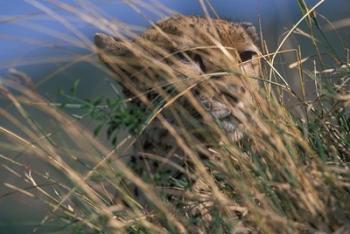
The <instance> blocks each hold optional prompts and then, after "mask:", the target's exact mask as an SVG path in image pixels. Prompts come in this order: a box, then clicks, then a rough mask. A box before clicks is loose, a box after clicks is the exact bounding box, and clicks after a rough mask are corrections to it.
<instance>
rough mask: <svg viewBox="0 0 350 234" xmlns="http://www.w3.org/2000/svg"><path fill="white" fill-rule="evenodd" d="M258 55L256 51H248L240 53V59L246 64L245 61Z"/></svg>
mask: <svg viewBox="0 0 350 234" xmlns="http://www.w3.org/2000/svg"><path fill="white" fill-rule="evenodd" d="M256 54H257V53H256V52H255V51H251V50H247V51H243V52H241V53H239V57H240V58H241V61H242V62H245V61H248V60H251V59H252V58H253V56H254V55H256Z"/></svg>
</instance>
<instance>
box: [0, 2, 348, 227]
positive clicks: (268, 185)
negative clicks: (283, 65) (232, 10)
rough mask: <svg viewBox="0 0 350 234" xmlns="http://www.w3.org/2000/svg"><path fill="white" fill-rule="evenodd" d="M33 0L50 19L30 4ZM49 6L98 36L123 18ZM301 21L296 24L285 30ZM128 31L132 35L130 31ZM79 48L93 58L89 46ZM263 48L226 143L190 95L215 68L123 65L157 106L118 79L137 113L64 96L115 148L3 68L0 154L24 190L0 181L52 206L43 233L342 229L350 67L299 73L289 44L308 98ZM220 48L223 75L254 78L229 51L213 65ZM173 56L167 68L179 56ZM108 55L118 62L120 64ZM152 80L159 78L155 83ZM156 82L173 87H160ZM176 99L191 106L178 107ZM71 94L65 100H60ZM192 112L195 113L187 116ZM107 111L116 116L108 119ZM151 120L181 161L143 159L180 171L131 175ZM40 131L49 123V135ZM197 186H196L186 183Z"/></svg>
mask: <svg viewBox="0 0 350 234" xmlns="http://www.w3.org/2000/svg"><path fill="white" fill-rule="evenodd" d="M30 2H33V3H34V2H35V1H30ZM321 2H322V1H321ZM299 3H300V4H301V8H302V10H304V11H305V14H304V17H303V20H304V21H303V22H306V24H307V25H308V27H309V30H310V32H305V31H304V34H306V35H307V36H308V37H309V38H311V40H314V42H315V46H317V48H315V50H316V51H318V50H319V49H320V48H319V47H318V46H321V45H318V44H317V43H318V41H317V40H316V39H317V38H315V37H316V36H315V35H316V34H315V31H316V32H317V30H318V29H319V28H318V22H317V21H316V18H315V16H316V13H315V12H313V14H310V13H311V12H312V11H311V10H309V9H308V8H307V7H306V5H305V4H303V3H304V2H303V1H299ZM34 5H35V6H37V7H38V8H39V9H41V10H43V11H45V12H46V13H48V14H54V13H52V12H51V11H49V10H47V9H46V8H44V7H42V5H40V4H39V3H36V4H34ZM54 5H55V6H56V7H60V8H63V9H65V10H67V11H69V12H71V13H73V14H76V15H78V16H79V17H81V18H82V19H83V20H86V21H87V22H88V23H91V24H93V25H94V26H96V27H98V28H99V29H100V30H101V31H106V32H109V33H112V34H113V33H115V34H116V35H117V32H119V30H118V28H120V27H122V28H123V30H124V31H125V32H126V31H127V28H124V27H123V24H118V23H115V22H114V23H113V24H109V23H107V22H106V21H102V20H101V19H95V18H94V17H96V15H95V16H93V15H89V14H87V13H83V12H79V10H78V9H76V8H75V7H74V6H72V5H65V4H63V3H56V4H54ZM132 6H133V7H135V8H141V9H142V8H143V9H145V8H150V6H142V1H140V2H134V1H133V4H132ZM203 7H205V5H203ZM315 8H316V7H315ZM205 9H206V8H205ZM148 10H149V9H148ZM157 10H158V11H161V10H162V9H157ZM163 10H164V9H163ZM55 17H58V19H59V20H62V21H64V19H62V18H60V17H59V16H55ZM301 22H302V21H300V23H301ZM67 25H70V24H69V23H67ZM299 26H300V25H299V23H298V24H296V26H295V28H298V27H299ZM295 28H293V29H292V30H290V31H288V33H287V34H286V36H285V38H288V37H289V36H290V34H291V33H292V32H295V30H294V29H295ZM129 34H130V35H129ZM118 36H120V35H118ZM127 36H133V34H132V33H131V31H130V32H128V34H127ZM283 42H284V41H282V43H281V46H283V45H282V44H283ZM86 45H87V46H90V47H89V49H90V50H91V52H93V53H94V54H96V53H97V48H94V47H93V46H92V43H91V42H87V43H86ZM262 45H264V43H263V41H262ZM130 46H132V47H133V48H134V49H135V50H137V49H139V53H140V56H144V57H146V56H147V54H145V51H144V50H143V49H144V48H143V49H140V48H138V47H137V46H139V45H130ZM143 46H145V47H146V48H149V50H156V49H159V50H160V49H161V48H154V45H152V44H146V45H143ZM152 46H153V47H152ZM262 47H263V50H262V51H264V53H262V54H261V55H260V59H261V60H262V61H263V63H264V64H265V67H264V69H263V70H264V74H263V75H262V76H261V77H258V78H257V77H254V79H258V80H260V82H261V89H260V90H259V91H256V90H255V91H254V92H253V93H252V96H253V99H254V103H255V105H254V108H252V109H247V110H245V113H244V115H245V118H242V119H240V120H241V122H242V125H243V126H244V129H245V137H244V138H243V139H241V140H240V141H238V142H234V143H232V141H230V139H228V137H227V134H226V133H225V132H224V131H223V130H222V129H221V128H220V126H219V125H218V124H217V123H216V122H215V121H213V120H212V117H211V116H209V115H208V113H206V112H205V111H203V109H202V108H201V106H200V105H199V104H198V103H197V101H196V99H195V98H193V96H192V95H191V93H190V92H189V90H190V89H191V88H193V87H194V86H195V85H198V83H199V81H200V82H203V79H204V80H205V81H207V82H209V81H210V79H211V78H212V77H213V75H215V76H217V75H218V74H217V73H216V74H205V76H204V77H198V75H196V74H191V73H190V72H186V69H185V70H183V71H182V73H184V74H185V75H186V77H187V78H188V81H192V83H189V82H183V83H182V85H177V84H175V85H174V80H176V78H177V77H178V72H179V70H176V71H174V67H173V66H169V63H166V62H164V61H163V60H160V59H155V58H152V57H147V59H145V60H144V63H143V65H144V68H145V70H147V69H146V68H148V69H149V68H152V69H150V70H147V72H139V73H136V75H135V72H132V73H133V74H134V75H133V77H135V79H129V80H128V81H129V82H134V81H135V80H138V79H142V80H143V81H144V82H145V83H146V84H148V85H149V84H150V83H151V84H152V85H154V88H155V89H157V92H158V94H160V97H161V101H159V100H158V101H159V102H155V100H148V99H147V96H143V95H141V94H143V93H140V91H139V90H137V89H135V87H137V85H133V84H132V83H130V84H128V85H126V84H124V85H125V86H127V87H130V91H131V92H132V93H133V94H134V95H135V96H142V98H141V99H142V102H143V103H144V105H145V106H147V107H148V109H147V111H144V110H135V109H132V111H131V110H130V109H128V108H127V107H125V105H124V104H126V103H127V100H123V99H121V98H116V99H115V100H111V99H108V98H105V97H104V96H103V94H101V96H100V97H99V98H97V99H95V100H93V101H86V100H81V99H79V98H78V97H74V98H73V97H72V96H73V94H72V95H69V96H68V95H66V97H68V99H67V100H68V101H67V103H65V106H64V107H66V108H69V105H73V104H74V105H77V106H79V107H81V109H83V110H84V111H87V112H88V113H89V114H88V115H89V116H90V117H91V118H92V119H94V120H95V121H96V123H97V125H98V130H100V132H101V133H102V132H103V131H109V133H110V134H109V135H110V140H111V141H113V143H114V144H103V143H101V142H100V141H99V140H98V138H96V137H95V135H94V133H93V131H91V130H89V129H87V128H86V127H84V125H83V124H81V123H80V122H79V120H77V119H76V118H73V117H72V116H71V115H70V114H67V113H65V112H64V111H62V108H59V107H56V106H54V105H53V104H52V103H50V102H49V101H48V100H45V99H44V98H43V97H42V96H40V94H38V93H37V92H36V90H35V87H34V86H35V85H34V84H32V83H31V81H30V80H29V79H28V78H27V77H26V76H25V75H24V74H22V73H20V72H18V71H12V73H11V74H10V75H9V76H10V77H11V79H7V80H6V82H5V81H4V82H3V83H2V86H1V95H2V98H6V99H7V100H8V101H9V103H10V104H11V106H13V107H14V108H15V110H16V111H15V112H14V113H11V112H9V111H8V109H7V108H1V110H0V115H1V118H3V119H6V121H8V122H9V123H11V124H12V126H13V127H12V128H11V127H4V126H0V131H1V134H2V135H3V136H5V137H4V140H3V141H2V142H1V144H0V147H1V151H0V152H1V153H0V160H1V164H3V165H5V166H6V168H7V169H8V170H10V171H11V173H13V175H14V176H18V177H21V178H23V181H25V182H26V183H28V187H20V186H18V185H16V184H9V183H5V186H7V187H9V188H11V189H13V190H14V191H17V192H20V193H24V194H26V195H27V196H29V197H33V198H40V199H42V201H43V202H44V203H46V204H47V205H48V206H49V207H51V209H52V211H51V212H50V213H48V214H47V216H46V217H45V218H44V219H43V220H42V223H41V224H40V225H38V230H39V231H40V230H48V229H49V228H48V227H47V226H49V225H48V224H51V223H55V224H57V225H58V226H59V227H61V228H62V229H60V230H59V231H63V230H65V231H68V232H73V233H114V232H117V233H118V232H120V233H123V232H126V231H127V232H130V233H316V232H322V233H331V232H335V233H348V232H349V231H350V226H349V223H350V177H349V175H350V171H349V161H350V148H349V147H350V119H349V105H350V98H349V84H348V80H349V79H350V78H349V77H350V75H349V74H350V72H349V70H348V68H347V66H343V68H342V69H341V71H334V72H315V71H312V70H309V68H308V66H307V63H308V61H305V60H302V58H300V56H299V55H300V51H299V50H297V49H296V50H290V51H292V52H290V53H295V54H297V56H296V57H297V60H298V63H297V64H296V65H294V66H296V67H297V68H298V70H299V71H300V77H299V78H300V80H299V81H298V82H300V83H302V84H303V83H304V82H305V81H306V80H312V83H313V84H314V85H315V87H312V88H316V96H315V97H313V98H312V99H309V100H307V99H306V98H305V93H307V92H308V90H307V89H306V88H304V86H303V85H301V87H302V89H301V91H300V92H297V91H295V90H293V89H292V88H291V87H290V86H289V84H288V83H287V82H286V81H285V79H284V78H283V76H282V75H281V74H280V73H278V70H277V69H276V68H274V62H275V58H277V57H276V56H278V54H279V53H280V52H281V51H280V49H278V50H277V51H276V52H275V53H270V54H269V53H268V52H266V48H265V47H264V46H262ZM344 50H345V49H344ZM219 51H220V52H221V53H219V55H218V54H217V55H216V56H218V61H220V62H218V63H220V65H219V64H218V66H220V69H221V71H220V72H221V73H220V74H221V75H222V74H225V75H233V76H236V77H239V78H240V79H243V80H244V79H247V80H249V79H252V77H245V76H244V75H242V74H239V72H237V68H235V67H229V66H230V65H229V64H230V60H229V59H230V58H229V57H228V58H227V61H226V63H222V59H223V58H225V51H226V49H225V48H220V50H219ZM158 52H159V51H158ZM165 52H166V51H160V52H159V54H162V53H165ZM282 52H283V51H282ZM285 53H288V51H285ZM344 53H345V52H344ZM164 56H171V55H169V54H168V55H167V54H164ZM207 56H213V55H212V54H209V55H207ZM114 59H115V58H114ZM172 59H173V60H175V61H173V63H176V59H178V58H177V57H173V58H172ZM337 59H339V58H337ZM309 60H310V61H309V62H311V59H309ZM339 60H340V59H339ZM88 61H90V62H91V66H96V67H98V68H99V69H103V70H104V71H105V72H106V74H108V75H109V77H110V79H112V80H116V81H118V80H120V79H124V81H125V79H127V78H128V76H129V74H130V70H129V71H128V72H127V73H125V74H124V75H125V76H126V77H122V76H121V75H120V74H115V73H113V72H111V71H110V70H108V69H106V68H105V67H104V66H103V65H102V64H100V63H99V62H98V60H97V59H94V60H93V59H91V60H88ZM315 61H316V63H317V62H318V61H322V58H315ZM114 62H120V63H125V61H123V60H122V59H121V60H118V61H114ZM302 62H303V63H302ZM126 63H127V62H126ZM223 64H224V65H223ZM143 71H144V70H143ZM340 73H341V74H340ZM126 74H127V75H126ZM155 77H157V79H155ZM159 77H162V81H161V82H162V83H160V84H156V83H155V82H156V81H157V80H159V79H158V78H159ZM199 78H200V79H199ZM198 80H199V81H198ZM205 81H204V82H205ZM137 82H139V81H137ZM169 85H172V86H169ZM113 87H114V85H113ZM164 87H172V89H171V91H169V90H166V89H162V88H164ZM309 88H311V87H308V89H309ZM75 89H79V86H77V85H75V87H74V88H73V93H74V90H75ZM208 89H209V87H208ZM164 90H166V91H164ZM208 92H213V90H208ZM285 95H290V96H292V97H294V98H295V100H296V104H298V105H299V106H300V108H299V110H301V111H300V113H298V114H292V113H290V112H289V111H288V110H287V109H286V108H285V107H284V103H283V100H284V98H283V97H284V96H285ZM158 98H159V97H158ZM185 100H186V105H187V107H189V106H191V108H187V107H186V108H184V106H183V105H184V102H185ZM73 101H75V103H73V104H72V103H70V102H73ZM38 104H40V105H38ZM126 106H128V105H126ZM129 108H130V107H129ZM136 109H137V108H136ZM193 110H196V113H197V114H198V115H197V116H193V115H192V113H191V112H190V111H193ZM166 111H168V112H169V113H172V114H173V115H174V116H175V119H176V121H177V122H176V124H174V123H171V124H170V123H169V122H168V121H167V118H165V117H164V115H163V114H164V113H165V112H166ZM168 112H166V113H167V114H169V113H168ZM33 116H38V117H35V118H33ZM111 116H113V117H115V121H114V122H111V121H112V120H111ZM145 116H146V117H147V118H144V117H145ZM199 116H201V118H200V119H205V120H206V122H207V123H211V124H206V125H203V124H202V122H199V121H198V119H199V118H198V117H199ZM40 119H41V120H40ZM43 119H44V120H45V121H42V120H43ZM151 120H157V121H160V123H161V124H162V126H163V127H164V128H165V129H167V130H168V131H169V132H170V133H171V134H172V136H173V137H174V139H175V144H176V146H177V147H178V148H179V149H180V150H181V152H185V154H184V155H186V157H185V158H184V157H182V158H180V161H179V160H178V161H171V160H169V159H168V158H166V155H148V156H147V155H146V156H145V157H150V160H155V161H159V163H161V165H162V166H163V165H167V167H171V168H172V173H173V171H174V170H175V171H178V172H180V176H177V177H174V176H172V174H170V175H169V174H166V172H163V171H157V170H155V171H152V170H147V168H146V169H145V168H142V170H141V171H142V173H140V170H139V169H137V168H136V167H137V166H138V165H135V164H132V163H130V162H129V161H128V160H125V155H126V154H127V152H130V150H132V148H133V147H134V144H135V143H137V137H138V136H140V135H141V134H142V131H147V127H148V124H149V123H150V122H151ZM184 120H186V122H184ZM48 123H50V124H48ZM47 126H56V127H55V131H52V129H50V128H49V127H47ZM57 126H59V127H57ZM174 126H176V127H174ZM100 127H101V128H100ZM121 128H124V129H125V128H127V129H128V130H129V134H126V136H125V137H123V138H119V139H118V138H113V136H115V133H116V132H118V131H119V130H120V129H121ZM198 129H199V130H201V131H198ZM192 130H193V131H192ZM195 130H197V131H195ZM113 134H114V135H113ZM113 139H115V140H113ZM111 145H113V146H111ZM17 154H22V155H27V156H28V157H34V158H37V159H39V160H40V161H41V162H44V163H45V164H46V165H47V168H35V167H34V168H35V169H33V168H31V167H30V165H26V164H25V163H24V162H21V160H16V157H15V155H17ZM204 156H205V157H204ZM146 164H147V163H146ZM47 171H50V173H46V172H47ZM198 181H199V182H202V183H203V184H204V185H201V186H199V187H198V186H196V185H197V184H198ZM134 187H136V188H137V189H138V194H135V192H134ZM115 194H118V195H117V196H115ZM136 195H137V196H136Z"/></svg>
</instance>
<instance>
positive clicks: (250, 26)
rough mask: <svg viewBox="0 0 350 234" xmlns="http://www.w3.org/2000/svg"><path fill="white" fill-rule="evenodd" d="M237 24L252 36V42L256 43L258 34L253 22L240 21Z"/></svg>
mask: <svg viewBox="0 0 350 234" xmlns="http://www.w3.org/2000/svg"><path fill="white" fill-rule="evenodd" d="M239 24H240V25H241V26H242V27H243V28H244V30H245V31H246V32H247V34H248V35H249V36H250V37H251V38H252V40H253V42H254V44H257V43H258V42H259V35H258V32H257V31H256V28H255V26H254V24H252V23H250V22H240V23H239Z"/></svg>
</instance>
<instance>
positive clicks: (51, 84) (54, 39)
mask: <svg viewBox="0 0 350 234" xmlns="http://www.w3.org/2000/svg"><path fill="white" fill-rule="evenodd" d="M141 2H142V3H144V7H145V8H147V7H148V6H149V4H151V3H154V2H155V1H154V0H147V1H141ZM160 2H161V3H162V4H164V6H166V7H168V8H169V9H172V10H173V11H176V12H179V13H181V14H185V15H203V10H202V8H201V6H200V4H199V1H198V0H162V1H160ZM210 2H211V4H212V6H213V8H214V9H215V11H216V13H217V14H218V16H219V17H221V18H226V19H231V20H233V21H251V22H253V23H255V24H256V25H258V22H259V20H260V21H261V26H262V27H261V28H262V33H263V36H264V39H265V40H266V41H267V44H268V47H269V50H270V51H273V50H274V49H276V48H277V43H278V40H279V38H280V37H281V34H282V33H283V32H285V31H286V30H288V29H290V28H291V27H292V25H293V24H294V23H295V22H297V20H298V19H299V18H300V17H301V15H302V13H301V11H300V9H299V7H298V4H297V1H296V0H211V1H210ZM306 2H307V3H308V4H309V5H310V6H312V5H314V4H315V3H317V2H318V1H311V0H309V1H306ZM64 4H68V5H64ZM158 7H160V5H158ZM145 8H143V9H140V11H141V12H142V14H140V13H138V12H137V10H136V9H135V8H133V7H131V6H130V5H127V4H125V3H124V1H117V0H116V1H112V0H91V1H85V0H80V1H79V0H76V1H73V0H72V1H68V0H65V1H54V0H51V1H35V0H27V1H24V0H11V1H10V0H9V1H7V0H0V80H1V79H2V78H3V77H5V76H6V73H7V71H8V69H9V68H17V69H20V70H23V71H25V72H26V73H28V74H29V75H30V76H31V77H32V79H33V80H34V81H35V82H36V83H38V89H39V91H41V93H42V94H43V95H45V96H46V97H48V98H50V99H55V96H56V94H57V89H59V88H64V87H70V86H71V85H72V82H73V81H74V80H75V79H77V78H80V79H82V78H83V81H82V83H83V85H82V87H84V88H85V90H83V91H81V92H82V95H85V96H94V95H95V94H96V93H98V92H101V90H104V89H105V88H106V84H105V81H104V80H105V79H104V78H105V77H104V76H105V74H103V73H101V72H100V71H99V70H98V69H96V68H94V67H93V66H90V65H89V64H88V63H80V62H76V61H79V60H81V56H83V55H87V54H89V53H91V50H90V49H89V46H90V45H91V44H90V43H91V40H92V38H93V35H94V33H95V32H97V31H101V29H98V28H97V27H96V26H94V25H93V24H94V23H96V22H97V21H98V20H102V19H103V18H104V19H105V20H108V21H110V22H113V21H116V20H118V21H122V22H125V23H127V24H131V25H137V26H142V27H147V26H149V24H150V21H149V20H153V21H156V20H158V19H160V18H162V17H164V16H165V15H169V14H171V13H170V12H167V11H164V12H163V14H159V12H160V9H159V10H158V13H154V12H152V11H151V10H145ZM75 10H78V13H76V12H74V11H75ZM318 12H319V13H321V14H323V15H324V16H326V17H327V18H328V19H329V20H330V21H336V20H340V19H343V18H347V17H349V16H350V2H349V0H326V1H325V2H324V4H322V6H321V7H320V8H319V9H318ZM79 13H86V14H88V15H92V16H94V20H92V21H91V22H87V21H89V20H90V18H88V19H86V18H83V16H82V15H79ZM212 13H213V12H212ZM101 22H102V21H101ZM320 22H322V23H323V24H325V21H323V20H321V21H320ZM340 32H341V33H342V35H343V36H344V37H345V39H346V40H345V41H346V43H348V44H347V45H346V46H347V48H349V47H350V45H349V39H350V38H349V37H350V33H349V32H350V30H349V27H347V28H345V29H342V30H341V31H340ZM330 36H332V35H330ZM342 48H344V47H342ZM303 51H304V55H307V54H305V53H307V51H308V50H307V49H306V50H303ZM305 51H306V52H305ZM342 52H343V51H341V53H342ZM343 55H344V54H342V56H343ZM96 61H97V60H96ZM72 62H74V63H73V64H72ZM67 64H70V65H69V66H67V67H66V69H61V68H62V66H66V65H67ZM101 78H102V79H101ZM92 87H93V88H92ZM0 170H1V169H0ZM12 177H13V176H12ZM12 177H10V175H9V174H6V173H5V172H1V171H0V233H29V232H30V231H31V230H32V228H33V227H35V226H36V225H37V224H38V223H39V222H40V220H41V219H42V218H43V217H44V216H45V215H46V214H47V213H48V212H49V210H48V209H47V207H46V206H44V205H43V202H42V201H38V200H35V199H30V200H29V202H28V198H27V197H25V196H23V195H20V194H14V195H12V196H2V195H3V194H6V193H7V192H9V191H10V190H9V189H7V188H4V187H2V186H3V183H4V182H8V183H16V182H15V179H14V178H12Z"/></svg>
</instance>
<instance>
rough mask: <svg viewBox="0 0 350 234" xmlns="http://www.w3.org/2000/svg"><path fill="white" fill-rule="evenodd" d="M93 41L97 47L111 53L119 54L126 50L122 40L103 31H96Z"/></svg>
mask: <svg viewBox="0 0 350 234" xmlns="http://www.w3.org/2000/svg"><path fill="white" fill-rule="evenodd" d="M94 42H95V45H96V47H97V48H98V49H100V50H102V51H103V52H105V53H108V54H111V55H115V56H120V55H123V54H125V53H126V52H127V51H128V49H127V48H126V47H125V44H124V43H123V41H122V40H119V39H117V38H115V37H113V36H110V35H107V34H104V33H96V34H95V38H94Z"/></svg>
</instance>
